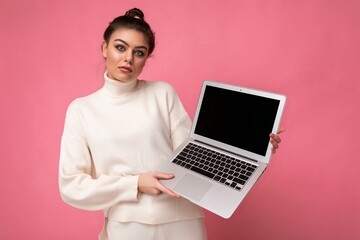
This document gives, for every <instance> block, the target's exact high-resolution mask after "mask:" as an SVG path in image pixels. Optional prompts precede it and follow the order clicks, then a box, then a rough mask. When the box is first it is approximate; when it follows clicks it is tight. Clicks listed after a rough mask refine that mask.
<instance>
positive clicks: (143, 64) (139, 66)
mask: <svg viewBox="0 0 360 240" xmlns="http://www.w3.org/2000/svg"><path fill="white" fill-rule="evenodd" d="M146 60H147V59H145V60H142V61H139V63H138V68H139V69H143V67H144V66H145V63H146Z"/></svg>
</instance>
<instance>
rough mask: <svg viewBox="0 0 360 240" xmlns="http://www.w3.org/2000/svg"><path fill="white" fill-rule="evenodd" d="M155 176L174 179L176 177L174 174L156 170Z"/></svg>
mask: <svg viewBox="0 0 360 240" xmlns="http://www.w3.org/2000/svg"><path fill="white" fill-rule="evenodd" d="M153 177H155V178H157V179H172V178H174V177H175V176H174V174H171V173H159V172H155V173H154V175H153Z"/></svg>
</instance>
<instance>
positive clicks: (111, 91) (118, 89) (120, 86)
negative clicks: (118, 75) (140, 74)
mask: <svg viewBox="0 0 360 240" xmlns="http://www.w3.org/2000/svg"><path fill="white" fill-rule="evenodd" d="M104 79H105V83H104V86H103V88H102V91H103V92H104V93H105V94H106V95H109V96H111V97H122V96H125V95H128V94H129V93H131V92H133V91H134V90H135V88H136V86H137V83H138V81H137V79H134V80H131V81H130V82H125V83H124V82H120V81H117V80H114V79H111V78H109V77H108V75H107V72H105V73H104Z"/></svg>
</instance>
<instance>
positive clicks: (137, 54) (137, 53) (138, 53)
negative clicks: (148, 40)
mask: <svg viewBox="0 0 360 240" xmlns="http://www.w3.org/2000/svg"><path fill="white" fill-rule="evenodd" d="M134 53H135V55H136V56H138V57H142V56H144V55H145V53H144V52H143V51H140V50H136V51H135V52H134Z"/></svg>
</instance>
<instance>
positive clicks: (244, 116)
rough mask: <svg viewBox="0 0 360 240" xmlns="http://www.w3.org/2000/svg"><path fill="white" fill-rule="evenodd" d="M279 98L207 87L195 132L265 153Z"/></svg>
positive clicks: (263, 154) (255, 151)
mask: <svg viewBox="0 0 360 240" xmlns="http://www.w3.org/2000/svg"><path fill="white" fill-rule="evenodd" d="M279 103H280V101H279V100H275V99H270V98H265V97H261V96H255V95H251V94H247V93H243V92H240V91H233V90H226V89H221V88H216V87H212V86H206V89H205V93H204V97H203V101H202V104H201V109H200V112H199V115H198V120H197V122H196V127H195V133H196V134H198V135H201V136H203V137H207V138H210V139H214V140H216V141H219V142H223V143H226V144H228V145H231V146H234V147H237V148H241V149H244V150H247V151H249V152H253V153H256V154H259V155H262V156H265V154H266V149H267V146H268V143H269V134H270V133H271V131H272V128H273V124H274V120H275V117H276V113H277V110H278V107H279Z"/></svg>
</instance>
